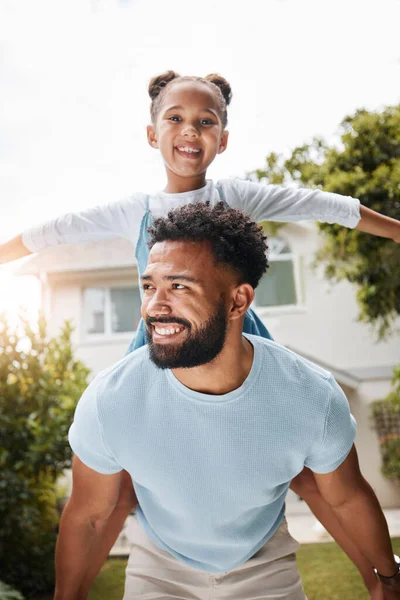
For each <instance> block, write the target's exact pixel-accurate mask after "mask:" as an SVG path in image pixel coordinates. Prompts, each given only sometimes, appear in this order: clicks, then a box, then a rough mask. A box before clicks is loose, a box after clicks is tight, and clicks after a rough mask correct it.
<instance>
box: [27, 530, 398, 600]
mask: <svg viewBox="0 0 400 600" xmlns="http://www.w3.org/2000/svg"><path fill="white" fill-rule="evenodd" d="M392 544H393V548H394V551H395V552H396V554H400V538H394V539H392ZM126 562H127V561H126V560H123V559H117V558H112V559H110V560H108V561H107V562H106V563H105V565H104V566H103V568H102V570H101V572H100V573H99V575H98V577H97V579H96V581H95V582H94V584H93V586H92V590H91V592H90V595H89V600H121V599H122V596H123V593H124V579H125V567H126ZM297 564H298V567H299V571H300V574H301V577H302V580H303V585H304V589H305V592H306V594H307V598H308V600H369V595H368V594H367V592H366V590H365V588H364V586H363V584H362V582H361V578H360V576H359V575H358V572H357V570H356V568H355V567H354V566H353V564H352V563H351V562H350V560H349V559H348V558H347V556H345V555H344V554H343V552H342V551H341V550H340V549H339V548H338V547H337V546H336V544H334V543H327V544H303V545H302V546H301V547H300V549H299V551H298V552H297ZM36 600H52V596H51V595H50V596H41V597H40V598H36Z"/></svg>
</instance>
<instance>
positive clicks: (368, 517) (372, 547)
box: [332, 480, 396, 577]
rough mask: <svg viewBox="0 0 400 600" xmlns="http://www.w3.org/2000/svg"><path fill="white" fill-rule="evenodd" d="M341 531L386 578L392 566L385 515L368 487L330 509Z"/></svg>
mask: <svg viewBox="0 0 400 600" xmlns="http://www.w3.org/2000/svg"><path fill="white" fill-rule="evenodd" d="M332 508H333V510H334V512H335V514H336V516H337V518H338V520H339V521H340V523H341V525H342V527H343V529H344V530H345V532H346V533H347V535H348V536H349V538H351V539H352V540H353V542H354V543H355V544H356V545H357V546H358V548H359V549H360V551H361V552H362V553H363V554H364V556H365V557H366V558H367V559H368V560H369V561H370V563H371V564H372V565H374V567H376V568H377V569H378V572H379V573H381V574H382V575H386V576H388V577H390V576H392V575H393V574H394V573H395V572H396V563H395V561H394V558H393V550H392V545H391V541H390V535H389V530H388V526H387V522H386V519H385V516H384V514H383V512H382V509H381V507H380V505H379V502H378V499H377V497H376V496H375V493H374V491H373V490H372V488H371V486H370V485H369V484H368V483H367V481H365V480H364V482H363V484H362V487H361V488H360V490H359V491H358V492H357V493H355V494H353V496H352V498H351V499H349V500H348V501H347V502H345V503H343V504H342V505H340V506H337V507H335V506H333V507H332Z"/></svg>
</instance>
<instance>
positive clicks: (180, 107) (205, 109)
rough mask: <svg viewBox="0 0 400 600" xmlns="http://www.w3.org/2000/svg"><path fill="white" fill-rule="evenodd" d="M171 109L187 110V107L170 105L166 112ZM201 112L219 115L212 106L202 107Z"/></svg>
mask: <svg viewBox="0 0 400 600" xmlns="http://www.w3.org/2000/svg"><path fill="white" fill-rule="evenodd" d="M169 110H185V107H184V106H168V108H166V109H165V112H166V113H167V112H168V111H169ZM200 112H206V113H210V114H211V115H213V116H214V117H217V116H218V115H217V113H216V112H215V110H212V108H202V109H200Z"/></svg>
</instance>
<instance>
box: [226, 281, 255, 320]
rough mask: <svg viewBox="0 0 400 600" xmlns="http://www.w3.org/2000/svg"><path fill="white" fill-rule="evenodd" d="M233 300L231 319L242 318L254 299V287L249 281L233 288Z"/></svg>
mask: <svg viewBox="0 0 400 600" xmlns="http://www.w3.org/2000/svg"><path fill="white" fill-rule="evenodd" d="M232 299H233V302H232V306H231V310H230V314H229V317H230V319H240V317H243V316H244V314H245V312H246V310H247V309H248V308H249V306H250V304H251V303H252V302H253V300H254V289H253V288H252V287H251V285H250V284H249V283H242V284H241V285H238V286H237V287H235V288H234V289H233V298H232Z"/></svg>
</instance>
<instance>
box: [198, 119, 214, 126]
mask: <svg viewBox="0 0 400 600" xmlns="http://www.w3.org/2000/svg"><path fill="white" fill-rule="evenodd" d="M200 123H201V125H214V121H211V119H200Z"/></svg>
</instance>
